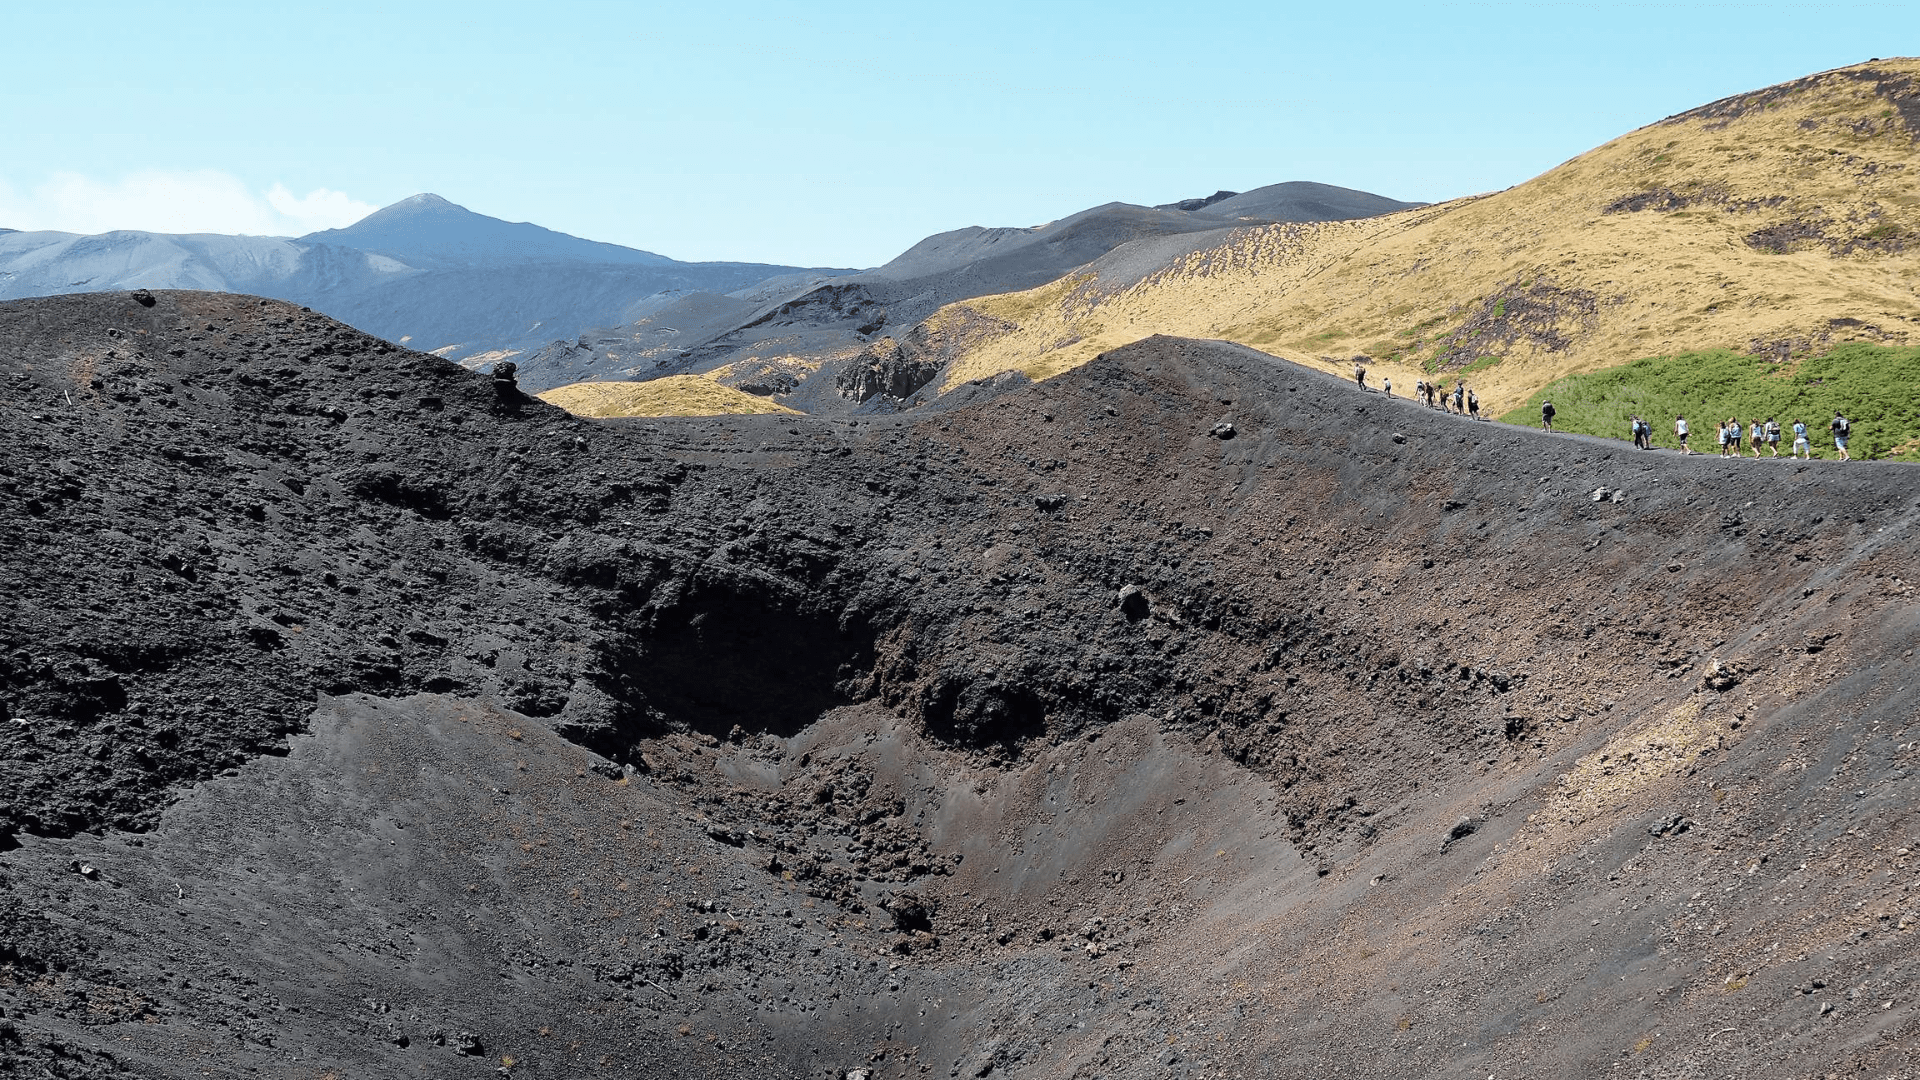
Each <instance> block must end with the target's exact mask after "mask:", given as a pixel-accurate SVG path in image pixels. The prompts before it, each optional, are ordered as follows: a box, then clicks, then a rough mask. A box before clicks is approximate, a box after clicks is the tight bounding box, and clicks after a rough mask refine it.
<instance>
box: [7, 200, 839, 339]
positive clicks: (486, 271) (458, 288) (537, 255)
mask: <svg viewBox="0 0 1920 1080" xmlns="http://www.w3.org/2000/svg"><path fill="white" fill-rule="evenodd" d="M835 272H838V271H835ZM796 273H798V274H805V273H807V271H805V270H803V269H802V268H800V267H793V266H770V265H763V264H759V263H683V262H676V261H675V260H673V259H669V258H667V257H665V256H663V255H656V254H654V253H653V252H650V251H640V250H636V249H634V248H626V247H620V246H619V245H617V244H602V243H596V242H594V241H591V240H582V239H580V238H579V237H574V236H568V235H566V234H565V233H559V232H554V231H553V230H551V229H543V228H541V227H539V226H538V225H530V224H526V223H524V222H506V221H501V220H499V219H497V218H491V217H487V216H485V215H483V214H476V213H473V212H472V211H470V210H467V209H466V208H465V207H461V206H456V205H455V204H453V203H451V202H448V201H447V200H445V199H443V198H441V197H439V196H438V195H427V194H423V195H415V196H413V197H411V198H407V199H402V200H401V201H400V202H397V203H395V204H393V205H392V206H389V207H386V208H385V209H382V210H379V211H376V212H374V213H373V214H370V215H368V216H367V217H366V218H365V219H363V220H361V221H359V222H357V223H355V224H353V225H350V226H348V227H346V228H343V229H328V230H325V231H322V232H316V233H310V234H308V235H306V236H302V237H299V238H298V239H287V238H284V237H268V236H220V235H211V234H195V235H185V236H173V235H166V234H160V233H148V232H136V231H120V232H111V233H105V234H102V235H99V236H79V235H75V234H72V233H58V232H13V233H8V234H7V235H5V236H4V237H3V238H0V300H5V299H15V298H20V297H28V296H46V295H52V294H58V293H68V292H100V291H105V290H113V289H130V288H147V289H207V290H214V291H230V292H241V293H254V294H257V295H261V296H270V297H276V298H278V299H282V300H287V301H290V302H292V303H295V304H304V305H308V306H310V307H313V308H316V309H318V310H320V311H324V312H326V313H327V314H329V315H332V316H334V317H335V318H338V319H341V320H343V321H345V322H347V323H350V324H352V325H353V326H355V327H356V328H358V329H360V330H364V331H366V332H368V333H371V334H375V335H378V336H381V337H385V338H389V339H393V340H400V341H406V342H407V343H408V344H410V345H412V346H413V347H415V348H418V349H422V350H426V351H432V352H435V353H436V354H439V355H443V356H447V357H450V358H452V359H457V360H461V361H463V362H465V363H467V364H468V365H469V366H476V365H487V364H492V363H495V362H497V361H500V360H505V359H512V358H513V357H515V356H518V355H520V354H521V353H523V352H525V351H527V350H529V349H533V348H538V347H539V346H541V345H544V344H546V343H547V342H549V341H551V340H553V339H554V338H555V337H560V336H571V335H575V334H578V333H580V332H581V331H582V330H585V329H587V328H588V327H591V326H596V325H601V324H604V323H606V322H608V321H609V320H622V321H624V320H626V319H628V318H629V317H630V316H629V315H628V311H629V309H630V308H631V307H632V305H634V304H636V303H638V302H641V301H643V300H645V299H646V298H647V297H649V296H654V295H657V294H661V293H670V294H671V293H679V292H686V291H693V290H707V291H717V292H726V291H729V290H733V289H738V288H742V287H744V286H749V285H753V284H756V283H759V282H761V281H764V280H766V279H768V278H772V277H779V276H783V275H791V274H796Z"/></svg>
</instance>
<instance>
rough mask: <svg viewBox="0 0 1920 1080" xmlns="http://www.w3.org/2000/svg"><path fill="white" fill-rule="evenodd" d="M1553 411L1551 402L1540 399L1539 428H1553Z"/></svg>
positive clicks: (1543, 429) (1548, 429)
mask: <svg viewBox="0 0 1920 1080" xmlns="http://www.w3.org/2000/svg"><path fill="white" fill-rule="evenodd" d="M1553 413H1554V408H1553V402H1551V401H1542V402H1541V403H1540V430H1541V431H1552V430H1553Z"/></svg>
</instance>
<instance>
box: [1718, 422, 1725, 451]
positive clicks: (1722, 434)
mask: <svg viewBox="0 0 1920 1080" xmlns="http://www.w3.org/2000/svg"><path fill="white" fill-rule="evenodd" d="M1719 438H1720V456H1721V457H1726V456H1727V422H1726V421H1725V420H1722V421H1720V435H1719Z"/></svg>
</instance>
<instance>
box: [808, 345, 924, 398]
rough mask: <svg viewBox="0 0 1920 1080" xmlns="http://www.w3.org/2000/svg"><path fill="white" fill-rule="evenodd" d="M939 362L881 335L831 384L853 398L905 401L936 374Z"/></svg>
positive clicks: (845, 395)
mask: <svg viewBox="0 0 1920 1080" xmlns="http://www.w3.org/2000/svg"><path fill="white" fill-rule="evenodd" d="M940 368H941V364H940V363H939V362H938V361H936V360H933V359H931V358H928V357H924V356H920V355H918V350H910V349H909V348H907V347H906V346H903V345H901V343H900V342H898V341H895V340H894V339H892V338H890V337H886V338H881V339H880V340H878V341H875V342H873V343H872V344H870V345H868V346H867V347H866V348H865V349H863V350H861V352H860V355H859V356H858V357H857V358H855V359H854V360H853V361H851V362H849V363H848V364H847V365H846V366H845V367H843V368H841V369H840V372H839V374H837V375H835V376H834V380H833V383H834V387H835V388H836V389H838V390H839V391H840V394H841V396H843V397H848V398H852V399H853V400H854V401H866V400H868V399H869V398H873V397H876V396H881V395H884V396H886V397H889V398H892V399H893V400H895V401H905V400H906V399H907V398H910V397H912V396H913V395H914V394H915V393H917V392H918V391H919V390H920V388H921V387H923V386H925V385H927V384H928V383H930V382H932V381H933V378H934V376H936V375H938V374H940Z"/></svg>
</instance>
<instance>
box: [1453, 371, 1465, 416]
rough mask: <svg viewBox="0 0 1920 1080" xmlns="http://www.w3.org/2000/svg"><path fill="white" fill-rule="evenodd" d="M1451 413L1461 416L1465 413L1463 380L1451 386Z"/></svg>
mask: <svg viewBox="0 0 1920 1080" xmlns="http://www.w3.org/2000/svg"><path fill="white" fill-rule="evenodd" d="M1453 411H1454V412H1457V413H1463V414H1464V413H1465V412H1466V411H1467V383H1466V380H1464V379H1462V380H1461V381H1459V382H1456V383H1454V384H1453Z"/></svg>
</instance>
